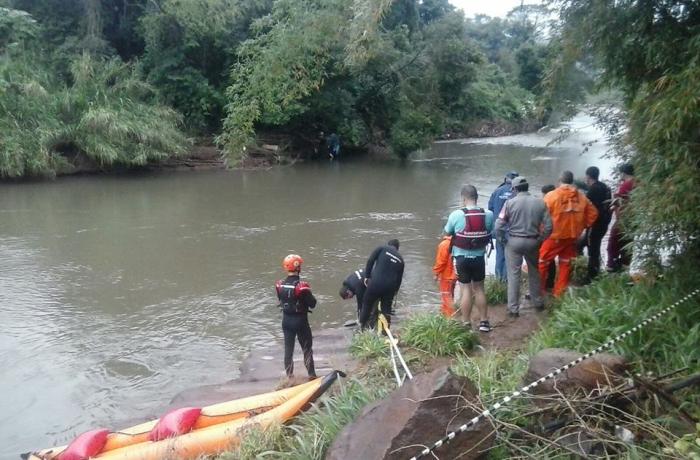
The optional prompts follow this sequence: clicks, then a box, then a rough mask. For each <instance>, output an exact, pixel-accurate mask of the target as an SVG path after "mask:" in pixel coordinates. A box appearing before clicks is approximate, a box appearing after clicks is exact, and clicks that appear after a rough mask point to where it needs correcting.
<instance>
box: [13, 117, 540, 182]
mask: <svg viewBox="0 0 700 460" xmlns="http://www.w3.org/2000/svg"><path fill="white" fill-rule="evenodd" d="M541 126H542V124H541V123H539V122H537V121H536V120H525V121H522V122H518V123H514V122H507V121H499V120H480V121H475V122H473V123H471V124H469V125H468V126H466V127H465V128H464V129H462V130H459V131H454V130H451V131H447V132H445V133H443V134H442V135H440V136H438V137H437V138H436V139H435V141H441V140H455V139H463V138H464V139H467V138H477V139H478V138H494V137H502V136H511V135H515V134H527V133H533V132H536V131H537V130H538V129H539V128H541ZM59 156H60V161H59V162H58V165H57V168H56V172H55V176H76V175H78V176H79V175H99V174H129V173H133V172H138V171H144V170H146V171H206V170H218V169H227V168H231V169H244V170H248V169H266V168H270V167H273V166H276V165H284V164H294V163H297V162H300V161H315V160H320V159H323V160H325V159H326V154H325V152H321V151H319V146H318V145H317V144H314V143H313V142H311V141H308V140H306V141H304V142H302V143H301V144H300V143H299V142H296V141H295V139H294V138H293V137H292V136H291V135H287V134H283V133H264V134H261V135H259V136H258V141H257V142H256V143H255V144H254V145H251V146H249V147H248V149H247V150H246V154H245V156H243V157H242V158H240V159H239V160H237V161H236V162H235V163H232V162H230V161H229V159H228V158H227V157H226V154H225V152H223V151H221V150H220V149H219V148H218V147H217V146H216V145H215V143H214V140H213V138H207V137H203V138H198V139H196V140H195V141H194V143H193V144H192V146H191V147H190V148H189V149H188V151H187V152H186V153H184V154H179V155H173V156H169V157H167V158H164V159H161V160H151V161H149V162H147V163H146V164H143V165H139V166H124V165H120V164H114V165H111V166H108V167H105V166H104V165H102V164H100V163H99V162H97V161H95V160H94V159H92V158H90V157H88V156H86V155H84V154H82V153H80V152H77V151H72V152H70V154H67V153H65V152H62V153H61V154H60V155H59ZM343 156H352V157H358V156H367V157H369V158H373V159H382V160H387V159H396V158H397V157H395V156H394V155H393V154H392V153H391V151H390V149H389V147H388V146H387V145H385V144H384V143H382V142H373V143H370V144H367V145H365V146H364V147H347V148H344V149H343ZM25 179H31V178H27V177H25ZM0 180H8V179H0ZM10 180H11V181H18V180H22V178H16V177H15V178H12V179H10Z"/></svg>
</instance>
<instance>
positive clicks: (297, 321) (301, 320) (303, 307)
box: [275, 254, 316, 378]
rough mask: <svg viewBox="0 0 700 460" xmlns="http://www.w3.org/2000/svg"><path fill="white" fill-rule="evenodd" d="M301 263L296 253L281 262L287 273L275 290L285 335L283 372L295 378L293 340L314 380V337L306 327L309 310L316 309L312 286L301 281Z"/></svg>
mask: <svg viewBox="0 0 700 460" xmlns="http://www.w3.org/2000/svg"><path fill="white" fill-rule="evenodd" d="M303 263H304V260H303V259H302V258H301V257H300V256H298V255H297V254H289V255H288V256H287V257H285V258H284V260H283V261H282V268H284V269H285V270H286V271H287V277H286V278H285V279H283V280H280V281H277V283H276V284H275V291H276V293H277V298H278V299H279V301H280V304H279V306H280V309H281V310H282V332H283V333H284V370H285V372H286V373H287V377H289V378H291V377H292V376H293V375H294V361H293V360H292V356H293V355H294V339H298V340H299V345H301V349H302V351H303V352H304V365H305V366H306V371H307V372H308V374H309V377H310V378H315V377H316V370H315V368H314V353H313V350H312V348H311V347H312V345H313V337H312V335H311V326H309V316H308V313H309V311H310V310H313V309H314V308H316V298H315V297H314V295H313V294H312V293H311V287H310V286H309V283H307V282H306V281H301V279H300V278H299V274H300V273H301V265H302V264H303Z"/></svg>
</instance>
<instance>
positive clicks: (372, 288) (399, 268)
mask: <svg viewBox="0 0 700 460" xmlns="http://www.w3.org/2000/svg"><path fill="white" fill-rule="evenodd" d="M403 269H404V262H403V257H402V256H401V254H399V240H396V239H393V240H390V241H389V242H388V243H387V244H386V245H384V246H379V247H378V248H377V249H375V250H374V251H372V254H371V255H370V256H369V259H367V266H366V267H365V285H366V286H367V290H366V291H365V296H364V299H363V300H362V312H361V314H360V326H361V327H362V329H366V328H367V327H369V326H370V317H374V314H373V313H374V312H373V310H374V308H372V307H373V306H374V305H375V304H376V302H377V300H378V301H379V302H380V304H381V310H382V313H383V314H384V317H386V320H387V322H388V323H389V324H391V303H392V302H393V301H394V296H395V295H396V293H397V292H398V290H399V288H400V287H401V280H402V279H403Z"/></svg>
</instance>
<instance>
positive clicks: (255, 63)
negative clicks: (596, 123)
mask: <svg viewBox="0 0 700 460" xmlns="http://www.w3.org/2000/svg"><path fill="white" fill-rule="evenodd" d="M0 7H2V8H3V9H2V10H0V68H1V69H2V75H3V77H2V78H3V79H2V81H1V83H0V89H1V90H2V93H0V98H1V100H0V103H1V104H2V105H3V108H4V110H3V113H2V115H0V116H1V117H2V121H0V123H2V125H1V129H2V134H3V136H2V137H3V141H2V142H3V144H2V155H3V166H2V174H3V175H4V176H23V175H37V174H45V175H51V174H54V173H56V172H60V171H61V170H62V166H61V165H64V166H65V165H66V164H69V163H75V162H74V161H73V160H74V159H75V158H76V157H79V158H81V159H87V160H89V161H90V162H93V163H95V164H97V165H98V166H100V167H105V168H107V167H110V166H112V165H126V166H128V165H137V164H143V163H146V162H150V161H152V160H157V159H161V158H164V157H168V156H170V155H177V154H179V153H182V152H183V151H184V150H185V147H186V142H185V139H184V136H183V134H182V133H181V131H184V132H187V133H189V134H190V135H198V136H201V135H205V136H209V135H219V137H218V138H219V140H220V143H221V145H222V146H225V147H226V150H227V151H228V152H229V153H230V154H231V156H232V157H234V158H237V157H239V156H240V155H241V154H242V153H243V152H244V151H245V149H246V147H247V146H248V145H250V144H251V143H252V142H253V141H255V140H256V138H258V137H259V136H260V134H263V136H264V135H265V134H269V133H272V134H275V135H278V136H279V135H283V136H285V137H286V138H288V139H289V141H290V142H285V144H291V145H292V146H293V147H294V148H296V149H298V150H300V151H302V152H303V153H309V152H313V151H314V148H316V147H318V146H319V144H320V143H321V142H322V136H321V135H320V134H321V132H324V133H325V135H328V134H330V133H331V132H336V133H338V134H339V135H340V136H341V139H342V143H343V145H344V148H347V147H350V148H352V147H358V148H366V147H368V146H378V147H380V149H383V148H384V147H386V148H388V150H391V151H393V152H394V153H395V154H397V155H399V156H405V155H407V154H409V153H410V152H412V151H415V150H417V149H420V148H422V147H424V146H426V145H427V143H428V142H430V141H431V140H432V139H434V138H436V137H438V136H441V135H447V134H452V133H454V134H463V133H467V132H469V130H470V128H471V127H473V126H477V125H478V124H479V123H480V122H487V123H490V124H492V125H498V124H505V125H509V126H511V127H513V128H515V129H517V128H518V126H520V125H522V124H523V123H525V122H529V121H531V120H532V119H533V118H534V117H535V115H536V114H537V113H538V112H537V111H536V106H537V104H536V102H537V101H536V99H537V97H539V96H540V95H542V94H543V91H542V88H543V86H542V82H543V81H544V80H545V78H546V72H545V69H546V67H547V65H548V63H549V62H551V61H552V60H553V56H552V52H551V50H552V49H554V48H553V45H551V44H550V43H549V41H548V40H547V39H546V37H547V33H545V32H546V30H547V27H544V26H545V24H547V21H546V20H545V19H543V18H545V17H546V16H547V10H546V8H542V7H533V6H527V5H524V6H522V7H520V8H518V9H516V10H515V11H514V12H513V13H512V14H511V15H510V16H509V17H507V18H504V19H498V18H487V17H478V18H477V19H465V18H464V17H463V15H462V13H461V12H459V11H457V10H455V8H454V7H453V6H452V5H450V3H449V2H448V0H381V1H370V0H353V1H340V0H328V1H319V0H279V1H274V2H273V1H272V0H157V1H153V0H150V1H149V0H0ZM88 68H89V71H88V74H85V73H81V72H82V71H81V70H80V69H83V70H85V69H88ZM82 77H88V78H87V79H85V78H82ZM30 88H33V89H34V90H35V91H34V93H31V92H30V90H29V89H30ZM123 88H130V90H129V91H126V90H124V89H123ZM132 90H133V91H132ZM40 93H41V94H40ZM41 98H44V99H41ZM66 100H70V104H71V106H70V108H69V109H66V107H65V106H64V107H63V108H61V107H60V103H61V101H63V103H64V104H65V103H66ZM165 106H168V107H169V108H170V109H166V108H165ZM45 107H48V110H39V108H45ZM98 108H100V110H103V112H99V113H98V112H96V111H98ZM65 110H68V111H69V112H70V115H69V116H64V115H65ZM173 110H174V111H175V112H177V113H179V114H180V116H178V115H176V114H175V112H173ZM88 112H89V113H88ZM107 112H109V116H107V115H106V114H107ZM96 113H98V115H99V116H100V120H101V121H100V123H96V122H95V120H94V119H92V121H90V120H91V118H90V117H95V116H96V115H95V114H96ZM83 117H87V118H85V119H83ZM19 118H21V122H18V119H19ZM81 120H82V121H81ZM88 125H89V126H91V130H86V126H88ZM98 125H100V126H101V127H100V128H99V129H98ZM11 127H13V128H11ZM107 128H109V129H107ZM34 130H39V131H40V133H41V135H39V136H33V135H30V132H32V131H34ZM95 136H99V138H98V137H95ZM133 139H136V140H137V141H136V142H132V140H133Z"/></svg>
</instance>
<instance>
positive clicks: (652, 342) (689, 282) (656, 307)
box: [530, 263, 700, 372]
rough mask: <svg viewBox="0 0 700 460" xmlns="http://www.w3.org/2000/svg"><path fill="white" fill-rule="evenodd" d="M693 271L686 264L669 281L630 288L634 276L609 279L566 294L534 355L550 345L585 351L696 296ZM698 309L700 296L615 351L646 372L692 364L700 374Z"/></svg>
mask: <svg viewBox="0 0 700 460" xmlns="http://www.w3.org/2000/svg"><path fill="white" fill-rule="evenodd" d="M686 270H691V271H686ZM692 273H693V272H692V268H691V267H690V266H689V264H687V263H686V264H684V266H683V267H678V269H676V270H673V271H671V272H669V273H667V274H666V276H665V279H664V281H663V282H658V283H653V284H644V283H642V284H637V285H635V286H630V285H628V282H629V278H627V277H626V276H624V275H615V276H606V277H601V278H600V279H599V280H597V281H596V282H595V283H593V284H591V285H589V286H586V287H583V288H580V289H578V290H576V291H575V292H574V293H573V294H571V293H569V294H566V296H565V297H564V298H563V299H562V301H561V303H560V304H559V305H558V307H557V308H555V310H554V312H553V313H552V315H551V317H550V318H549V321H548V323H547V325H546V326H545V327H544V328H542V329H541V330H540V331H539V332H538V333H537V334H536V335H535V337H534V338H533V339H532V341H531V342H530V352H531V353H534V352H535V351H537V350H540V349H542V348H547V347H563V348H570V349H573V350H577V351H580V352H586V351H588V350H590V349H592V348H595V347H597V346H598V345H600V344H602V343H604V342H606V341H607V340H608V339H610V338H612V337H615V336H617V335H619V334H621V333H623V332H625V331H626V330H628V329H630V328H632V327H633V326H635V325H637V324H638V323H640V322H641V321H642V320H643V319H645V318H647V317H648V316H651V315H653V314H654V313H656V312H658V311H660V310H662V309H663V308H665V307H667V306H669V305H671V304H672V303H674V302H675V301H676V300H678V299H679V298H680V297H681V296H683V295H685V294H687V293H689V292H691V291H692V290H693V289H694V288H695V287H696V286H697V284H696V280H694V279H693V278H694V276H692ZM689 275H690V276H689ZM698 305H700V299H699V298H698V297H696V298H694V299H692V300H691V301H688V302H685V303H683V304H681V305H680V306H679V307H678V308H676V309H675V310H674V311H673V312H672V313H670V314H669V315H667V316H665V317H662V318H661V319H659V320H658V321H655V322H653V323H651V324H649V325H647V326H646V327H644V328H642V329H641V330H639V331H637V332H635V333H633V334H632V335H630V336H629V337H627V338H626V339H625V340H623V341H622V342H619V343H618V344H616V345H615V346H614V347H613V350H612V351H613V352H615V353H619V354H622V355H625V356H628V357H630V358H632V359H633V360H634V361H636V362H637V363H638V365H639V367H640V369H642V370H648V371H653V372H663V370H665V369H666V370H667V369H669V368H673V367H675V368H681V367H686V366H688V367H690V368H692V369H697V370H700V308H698Z"/></svg>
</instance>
